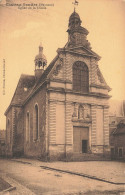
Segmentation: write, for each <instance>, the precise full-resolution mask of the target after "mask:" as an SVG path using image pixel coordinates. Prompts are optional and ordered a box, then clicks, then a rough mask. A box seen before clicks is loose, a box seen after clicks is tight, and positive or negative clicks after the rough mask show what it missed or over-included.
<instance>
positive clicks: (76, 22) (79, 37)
mask: <svg viewBox="0 0 125 195" xmlns="http://www.w3.org/2000/svg"><path fill="white" fill-rule="evenodd" d="M81 23H82V21H81V19H80V17H79V14H78V13H76V11H75V9H74V12H73V13H72V14H71V16H70V17H69V25H68V30H67V32H68V46H69V47H77V46H84V47H86V48H88V49H91V47H90V43H89V42H88V40H87V35H88V33H89V32H88V30H87V29H85V28H84V27H82V26H81Z"/></svg>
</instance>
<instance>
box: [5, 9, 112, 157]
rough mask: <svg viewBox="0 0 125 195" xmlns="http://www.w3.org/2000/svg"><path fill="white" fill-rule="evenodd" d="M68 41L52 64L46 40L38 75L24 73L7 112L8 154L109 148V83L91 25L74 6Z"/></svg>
mask: <svg viewBox="0 0 125 195" xmlns="http://www.w3.org/2000/svg"><path fill="white" fill-rule="evenodd" d="M67 32H68V42H67V43H66V45H65V46H64V47H63V48H59V49H58V50H57V56H56V57H55V58H54V59H53V61H52V62H51V63H50V64H49V66H48V67H47V68H46V66H47V60H46V57H45V56H44V54H43V47H42V45H40V46H39V54H38V55H37V56H36V57H35V75H21V77H20V79H19V82H18V85H17V88H16V90H15V93H14V96H13V98H12V101H11V103H10V105H9V107H8V108H7V110H6V112H5V115H6V129H7V134H6V154H7V155H8V156H14V155H15V156H17V155H19V156H20V155H25V156H32V157H39V158H43V159H44V158H45V159H63V158H67V159H72V158H73V156H75V155H76V154H79V155H92V154H93V155H94V154H95V155H103V156H104V155H107V154H108V153H109V121H108V119H109V115H108V109H109V105H108V100H109V98H110V96H109V95H108V92H109V91H110V87H109V86H108V85H107V83H106V81H105V80H104V78H103V75H102V73H101V71H100V69H99V66H98V61H99V60H100V57H99V56H98V55H97V54H96V53H95V52H93V51H92V49H91V46H90V43H89V42H88V40H87V35H88V33H89V32H88V30H87V29H85V28H84V27H82V26H81V19H80V17H79V15H78V14H77V13H76V12H75V11H74V12H73V13H72V14H71V16H70V18H69V24H68V30H67Z"/></svg>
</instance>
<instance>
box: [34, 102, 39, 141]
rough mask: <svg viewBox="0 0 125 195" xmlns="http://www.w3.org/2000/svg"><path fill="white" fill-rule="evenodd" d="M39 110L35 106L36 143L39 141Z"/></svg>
mask: <svg viewBox="0 0 125 195" xmlns="http://www.w3.org/2000/svg"><path fill="white" fill-rule="evenodd" d="M38 116H39V110H38V105H37V104H36V105H35V117H34V119H35V120H34V141H36V140H38V136H39V118H38Z"/></svg>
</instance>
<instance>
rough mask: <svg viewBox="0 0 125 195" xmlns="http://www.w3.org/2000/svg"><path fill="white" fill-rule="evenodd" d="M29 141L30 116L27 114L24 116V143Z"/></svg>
mask: <svg viewBox="0 0 125 195" xmlns="http://www.w3.org/2000/svg"><path fill="white" fill-rule="evenodd" d="M29 139H30V114H29V112H27V114H26V141H29Z"/></svg>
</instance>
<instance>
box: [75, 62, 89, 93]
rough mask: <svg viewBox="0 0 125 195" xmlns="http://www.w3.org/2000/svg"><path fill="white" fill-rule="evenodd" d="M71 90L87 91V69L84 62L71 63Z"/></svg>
mask: <svg viewBox="0 0 125 195" xmlns="http://www.w3.org/2000/svg"><path fill="white" fill-rule="evenodd" d="M73 90H75V91H78V92H83V93H88V91H89V71H88V67H87V66H86V64H85V63H84V62H80V61H77V62H75V63H74V65H73Z"/></svg>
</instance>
